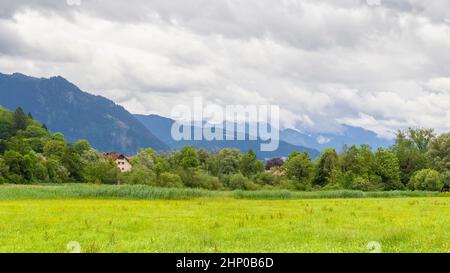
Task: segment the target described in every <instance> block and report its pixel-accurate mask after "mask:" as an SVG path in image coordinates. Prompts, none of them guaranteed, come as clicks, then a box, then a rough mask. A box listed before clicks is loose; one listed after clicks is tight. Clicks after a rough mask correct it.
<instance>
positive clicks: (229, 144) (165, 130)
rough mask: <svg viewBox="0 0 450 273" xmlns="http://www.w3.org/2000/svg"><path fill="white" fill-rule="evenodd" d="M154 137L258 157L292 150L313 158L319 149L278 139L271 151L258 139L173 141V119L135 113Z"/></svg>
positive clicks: (174, 143) (283, 154)
mask: <svg viewBox="0 0 450 273" xmlns="http://www.w3.org/2000/svg"><path fill="white" fill-rule="evenodd" d="M135 117H136V118H137V119H138V120H139V121H141V122H142V124H144V125H145V126H146V127H147V128H148V129H149V130H150V131H151V132H152V133H153V134H154V135H155V136H156V137H158V138H159V139H161V140H162V141H164V142H165V143H166V144H167V145H168V146H170V147H171V148H172V149H180V148H182V147H184V146H186V145H192V146H195V147H197V148H205V149H208V150H216V149H223V148H236V149H239V150H241V151H242V152H247V151H248V150H249V149H252V150H253V151H254V152H255V153H256V155H257V156H258V158H259V159H268V158H273V157H286V156H288V155H289V154H290V153H291V152H293V151H306V152H308V154H309V155H310V156H311V157H312V158H315V157H317V156H318V155H319V151H317V150H315V149H311V148H307V147H303V146H298V145H293V144H290V143H287V142H284V141H280V144H279V147H278V149H277V150H276V151H273V152H262V151H260V145H261V143H262V142H261V141H260V140H254V141H251V140H246V141H240V140H227V141H217V140H216V141H207V140H182V141H175V140H174V139H173V138H172V135H171V128H172V124H173V123H174V120H172V119H170V118H165V117H161V116H158V115H135Z"/></svg>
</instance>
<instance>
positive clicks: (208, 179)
mask: <svg viewBox="0 0 450 273" xmlns="http://www.w3.org/2000/svg"><path fill="white" fill-rule="evenodd" d="M194 181H195V182H196V184H197V185H199V188H203V189H208V190H219V189H221V188H222V184H221V183H220V180H219V178H217V177H215V176H211V175H209V174H207V173H205V172H202V171H197V172H195V174H194Z"/></svg>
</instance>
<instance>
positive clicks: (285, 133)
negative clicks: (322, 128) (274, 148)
mask: <svg viewBox="0 0 450 273" xmlns="http://www.w3.org/2000/svg"><path fill="white" fill-rule="evenodd" d="M280 139H281V140H283V141H286V142H288V143H291V144H293V145H302V146H306V147H311V148H314V149H317V150H319V151H321V150H323V149H325V148H334V149H336V150H337V151H342V148H343V146H344V145H361V144H369V145H370V146H371V147H372V148H373V149H377V148H379V147H388V146H391V145H392V144H393V140H388V139H383V138H379V137H378V136H377V135H376V134H375V133H374V132H372V131H369V130H366V129H363V128H359V127H352V126H348V125H342V131H341V132H339V133H310V132H305V133H303V132H300V131H297V130H294V129H285V130H282V131H280Z"/></svg>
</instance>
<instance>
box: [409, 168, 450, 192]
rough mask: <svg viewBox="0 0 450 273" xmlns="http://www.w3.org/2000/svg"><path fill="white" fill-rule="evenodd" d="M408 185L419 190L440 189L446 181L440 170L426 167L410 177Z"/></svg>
mask: <svg viewBox="0 0 450 273" xmlns="http://www.w3.org/2000/svg"><path fill="white" fill-rule="evenodd" d="M408 187H409V188H410V189H411V190H419V191H440V190H442V188H443V187H444V182H443V181H442V177H441V175H440V174H439V172H437V171H435V170H432V169H424V170H420V171H418V172H416V173H415V174H414V175H413V176H412V177H411V179H410V181H409V183H408Z"/></svg>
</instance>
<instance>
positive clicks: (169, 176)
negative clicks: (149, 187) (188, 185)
mask: <svg viewBox="0 0 450 273" xmlns="http://www.w3.org/2000/svg"><path fill="white" fill-rule="evenodd" d="M157 185H158V186H160V187H165V188H181V187H183V181H182V180H181V178H180V176H179V175H177V174H174V173H168V172H164V173H161V175H160V176H159V179H158V180H157Z"/></svg>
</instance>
